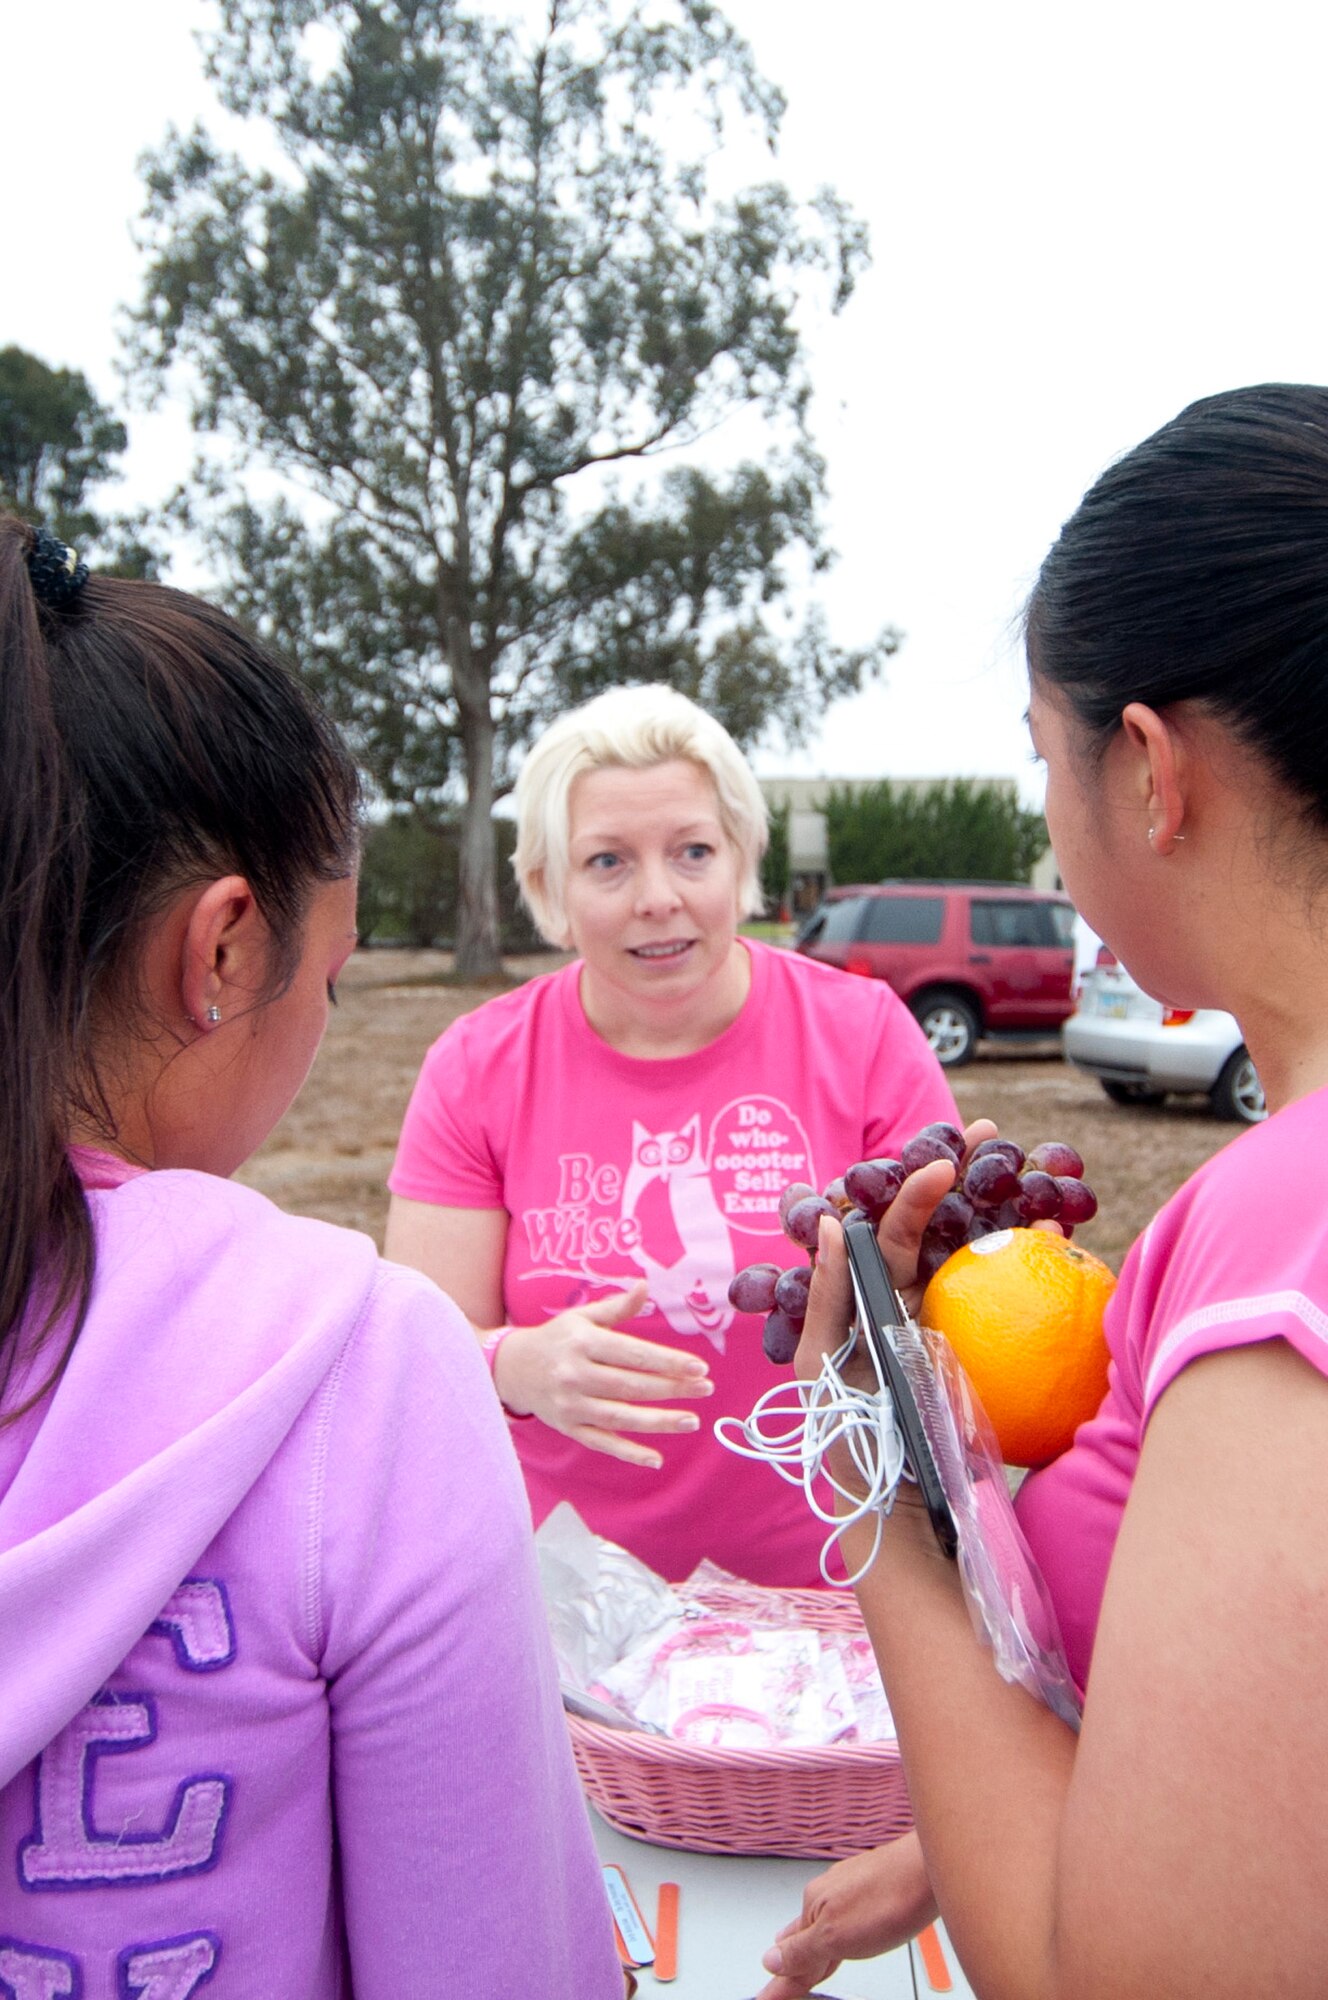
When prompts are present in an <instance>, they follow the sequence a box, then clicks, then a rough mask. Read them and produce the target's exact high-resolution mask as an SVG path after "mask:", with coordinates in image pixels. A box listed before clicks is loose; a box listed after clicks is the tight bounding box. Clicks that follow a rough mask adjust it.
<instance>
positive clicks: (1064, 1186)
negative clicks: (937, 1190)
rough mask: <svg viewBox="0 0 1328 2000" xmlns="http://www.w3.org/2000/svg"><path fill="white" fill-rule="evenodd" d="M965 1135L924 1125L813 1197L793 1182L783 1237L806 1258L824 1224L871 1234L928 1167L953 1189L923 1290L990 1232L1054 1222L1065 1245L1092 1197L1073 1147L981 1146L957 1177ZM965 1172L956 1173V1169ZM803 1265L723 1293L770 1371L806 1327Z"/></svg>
mask: <svg viewBox="0 0 1328 2000" xmlns="http://www.w3.org/2000/svg"><path fill="white" fill-rule="evenodd" d="M963 1156H964V1135H963V1133H962V1132H961V1131H960V1130H959V1128H958V1127H957V1126H955V1125H949V1124H946V1123H945V1122H944V1121H942V1122H939V1123H937V1124H934V1125H924V1126H923V1128H922V1130H921V1131H920V1132H919V1133H918V1134H917V1135H916V1137H914V1138H912V1139H910V1140H909V1142H908V1144H907V1145H906V1146H905V1147H904V1149H903V1151H902V1152H901V1153H900V1155H899V1158H898V1159H897V1160H859V1161H858V1163H857V1165H856V1166H852V1167H849V1169H848V1170H847V1172H846V1173H844V1174H843V1175H842V1176H841V1177H840V1178H839V1179H837V1180H833V1181H831V1183H830V1185H829V1187H827V1188H826V1190H825V1192H824V1193H823V1194H817V1192H816V1189H815V1188H814V1187H811V1186H809V1184H808V1183H807V1182H806V1181H794V1182H792V1184H791V1185H790V1186H788V1187H786V1188H785V1190H784V1192H783V1194H782V1195H781V1196H780V1198H779V1220H780V1223H781V1225H782V1227H783V1230H784V1234H785V1235H786V1236H787V1237H789V1239H790V1240H791V1241H792V1242H794V1243H796V1244H798V1245H799V1247H800V1248H801V1249H803V1250H806V1251H807V1252H808V1253H809V1254H810V1255H811V1256H812V1257H813V1258H814V1256H815V1252H816V1240H817V1235H818V1233H819V1231H820V1227H821V1217H822V1216H823V1215H833V1216H837V1217H838V1218H839V1219H840V1220H841V1221H843V1220H845V1219H846V1218H847V1217H849V1216H851V1215H862V1216H865V1217H866V1218H867V1219H868V1221H870V1222H871V1223H872V1225H873V1227H874V1226H875V1225H876V1224H877V1223H878V1222H879V1221H880V1219H881V1217H882V1216H883V1215H884V1214H885V1211H886V1210H887V1208H889V1206H890V1204H891V1202H892V1201H893V1200H894V1198H895V1196H896V1195H897V1194H898V1193H899V1190H900V1188H901V1187H902V1186H903V1185H904V1182H905V1181H906V1180H907V1178H908V1176H909V1175H910V1174H912V1173H916V1171H917V1169H918V1168H919V1167H925V1166H927V1165H929V1164H930V1162H931V1161H932V1160H948V1161H949V1162H950V1164H951V1166H952V1167H953V1168H954V1170H955V1184H954V1186H953V1187H952V1188H951V1190H950V1192H949V1193H948V1194H947V1195H943V1196H942V1198H941V1200H940V1201H939V1202H938V1203H937V1205H936V1209H935V1211H934V1213H933V1215H932V1218H931V1221H930V1222H929V1223H928V1225H927V1228H926V1232H925V1234H924V1235H923V1238H922V1245H921V1248H920V1250H919V1252H918V1279H919V1282H920V1283H922V1284H924V1285H925V1284H927V1283H929V1282H930V1280H931V1279H932V1278H933V1277H934V1276H935V1274H936V1272H937V1271H939V1270H940V1268H941V1265H942V1264H943V1263H944V1262H945V1260H946V1258H947V1257H950V1256H953V1254H954V1252H955V1251H956V1250H958V1249H960V1248H962V1246H963V1245H964V1244H965V1243H972V1242H974V1241H975V1240H976V1238H978V1237H979V1236H990V1235H991V1234H992V1233H993V1232H994V1231H995V1230H997V1229H1027V1228H1028V1227H1029V1226H1030V1224H1032V1223H1034V1222H1044V1221H1054V1222H1057V1223H1059V1224H1060V1227H1061V1229H1062V1231H1063V1232H1064V1234H1065V1235H1066V1236H1069V1235H1071V1234H1072V1233H1073V1231H1074V1226H1075V1224H1076V1223H1079V1222H1088V1221H1090V1220H1091V1219H1092V1217H1093V1216H1095V1215H1096V1214H1097V1196H1096V1195H1095V1194H1094V1193H1093V1190H1092V1189H1091V1188H1090V1187H1089V1186H1088V1184H1087V1183H1086V1182H1085V1180H1084V1178H1083V1172H1084V1163H1083V1161H1082V1159H1081V1158H1080V1157H1079V1154H1078V1153H1077V1152H1076V1151H1075V1149H1074V1147H1073V1146H1067V1145H1065V1144H1064V1143H1063V1142H1062V1141H1061V1140H1059V1139H1048V1140H1045V1141H1044V1142H1043V1144H1042V1145H1040V1146H1034V1147H1033V1149H1032V1151H1031V1152H1028V1153H1025V1151H1024V1149H1023V1147H1022V1146H1017V1145H1016V1144H1015V1142H1014V1140H1013V1139H983V1140H982V1141H981V1142H980V1144H978V1145H977V1146H975V1147H974V1148H973V1153H972V1157H971V1158H970V1160H969V1162H968V1165H967V1167H963ZM961 1167H963V1171H962V1172H961V1171H960V1169H961ZM811 1281H812V1273H811V1266H810V1264H804V1265H798V1266H796V1267H795V1268H794V1269H793V1270H789V1271H785V1270H781V1269H780V1267H779V1265H778V1264H749V1265H748V1266H747V1269H746V1270H745V1271H739V1272H738V1274H737V1276H736V1277H735V1278H734V1280H733V1282H732V1284H731V1285H730V1286H729V1304H730V1305H731V1306H733V1307H734V1308H735V1310H736V1311H738V1312H749V1313H764V1314H765V1315H766V1322H765V1335H764V1341H763V1344H764V1347H765V1351H766V1354H767V1356H768V1358H769V1359H770V1360H771V1361H774V1362H777V1363H781V1364H782V1363H784V1362H788V1361H791V1360H792V1359H793V1356H794V1353H795V1352H796V1350H797V1345H798V1341H799V1338H800V1337H801V1334H802V1322H803V1320H804V1319H805V1318H806V1317H807V1294H808V1291H809V1290H810V1287H811Z"/></svg>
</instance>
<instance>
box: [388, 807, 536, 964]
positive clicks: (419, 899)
mask: <svg viewBox="0 0 1328 2000" xmlns="http://www.w3.org/2000/svg"><path fill="white" fill-rule="evenodd" d="M494 835H495V847H496V851H497V855H498V863H499V877H498V908H499V939H500V943H501V948H502V950H503V951H505V952H532V951H542V950H543V949H544V948H545V945H544V940H543V938H542V937H541V936H540V935H539V932H538V931H537V930H536V929H535V926H534V924H533V923H532V922H531V920H530V917H529V915H528V913H527V911H526V908H525V905H524V904H523V903H522V901H521V899H520V897H519V895H518V894H517V888H516V878H515V876H514V875H513V873H512V868H511V858H512V849H513V847H514V846H515V844H516V828H515V826H514V824H513V823H512V821H511V820H496V821H495V822H494ZM459 855H460V827H459V824H458V820H457V817H456V816H455V815H453V816H452V817H451V818H449V819H438V818H436V817H434V816H432V815H430V814H428V813H425V812H419V811H412V810H409V809H407V810H404V811H401V812H396V813H392V814H390V815H389V816H388V817H387V818H386V819H382V820H379V821H377V822H375V823H373V824H372V825H370V826H368V827H367V828H366V829H365V837H364V853H363V859H362V861H361V866H360V897H359V909H358V918H357V921H358V925H359V933H360V941H361V943H362V944H369V943H374V944H404V945H412V946H414V947H415V948H416V949H418V950H421V951H425V950H428V949H429V948H430V947H431V946H434V945H445V946H452V945H455V942H456V933H457V916H458V886H459V872H460V871H459Z"/></svg>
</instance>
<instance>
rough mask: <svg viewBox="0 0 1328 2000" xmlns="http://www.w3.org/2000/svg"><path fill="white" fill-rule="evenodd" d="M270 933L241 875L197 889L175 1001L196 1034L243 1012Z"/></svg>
mask: <svg viewBox="0 0 1328 2000" xmlns="http://www.w3.org/2000/svg"><path fill="white" fill-rule="evenodd" d="M268 944H269V932H268V927H267V924H266V922H265V920H264V918H263V915H262V913H261V911H260V910H259V907H258V903H257V900H256V899H255V896H254V892H253V890H252V889H251V888H250V887H249V884H248V883H247V882H246V881H245V879H244V877H243V875H223V876H221V877H220V878H219V879H218V880H217V881H215V882H209V883H208V884H207V885H206V887H204V888H202V889H199V890H198V891H197V892H196V894H195V895H194V897H193V900H192V902H191V903H190V904H189V905H188V908H187V910H186V913H185V923H184V930H183V934H182V937H181V945H180V1000H181V1005H182V1007H183V1010H184V1013H185V1015H186V1017H187V1018H188V1019H189V1020H190V1021H192V1022H193V1024H194V1026H195V1027H196V1028H197V1029H198V1031H199V1033H200V1034H208V1033H210V1032H211V1031H212V1030H213V1029H214V1028H219V1027H220V1026H221V1025H222V1023H223V1022H224V1021H226V1020H227V1019H228V1018H230V1019H234V1017H235V1016H236V1015H237V1014H239V1013H242V1012H244V1011H246V1010H247V1007H248V1005H249V1004H250V1003H251V1002H252V1001H253V999H254V998H255V997H256V995H257V994H259V993H261V991H262V989H263V981H264V979H265V977H266V974H267V970H268V966H267V950H268Z"/></svg>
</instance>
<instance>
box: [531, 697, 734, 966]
mask: <svg viewBox="0 0 1328 2000" xmlns="http://www.w3.org/2000/svg"><path fill="white" fill-rule="evenodd" d="M675 758H686V760H687V761H688V762H689V763H692V764H697V765H699V766H700V768H701V769H702V770H703V771H704V772H705V773H706V775H707V777H709V778H710V780H711V782H712V783H713V785H714V787H715V795H716V797H717V799H718V801H719V819H720V825H721V826H722V827H723V829H724V832H725V834H726V835H727V837H728V839H729V840H731V841H732V843H733V845H734V847H735V849H736V850H737V854H738V859H739V864H740V872H739V880H738V915H739V917H751V916H756V915H757V914H759V912H760V910H761V909H762V908H763V906H764V898H763V896H762V893H761V876H760V868H761V856H762V855H763V854H764V853H765V849H766V844H767V842H768V840H769V837H770V835H769V825H768V821H767V817H766V808H765V800H764V798H763V797H762V796H761V788H760V786H759V785H758V784H757V782H756V779H755V778H754V777H753V776H752V773H751V769H750V766H749V765H748V763H747V760H746V758H745V757H744V756H743V754H742V752H741V750H739V748H738V746H737V744H736V743H735V742H734V740H733V738H732V737H731V736H730V735H729V733H728V731H727V729H725V728H724V727H723V725H722V724H721V723H718V722H716V721H715V718H714V717H713V715H707V714H706V712H705V710H704V709H703V708H698V707H697V705H696V703H695V702H694V701H689V700H688V699H687V696H686V695H685V694H679V693H678V691H677V689H676V688H671V687H667V686H665V685H664V684H662V683H660V682H651V683H649V684H647V685H646V686H644V687H620V688H610V689H609V690H608V692H607V693H606V694H600V695H596V696H595V698H594V700H593V701H587V702H583V703H582V704H581V706H580V708H573V709H569V710H568V712H567V714H566V715H560V716H559V718H558V720H557V721H556V722H554V723H552V724H550V726H549V728H548V729H546V730H545V732H544V734H543V735H542V736H541V737H540V738H539V740H538V742H537V743H536V744H535V746H534V748H533V749H532V750H531V751H530V753H529V754H528V756H527V757H526V760H525V762H524V763H523V764H522V766H521V770H520V773H519V775H518V777H517V781H516V791H515V794H514V796H515V800H516V824H517V835H516V851H515V852H514V854H513V856H512V866H513V868H514V869H515V871H516V879H517V886H518V887H519V889H520V891H521V895H522V899H523V900H524V902H525V905H526V908H527V909H528V910H529V911H530V914H531V916H532V917H533V918H534V919H535V922H536V924H537V925H538V926H539V929H540V932H541V934H542V935H543V936H544V937H546V938H547V939H548V941H549V943H550V944H555V945H560V946H563V947H566V946H567V945H568V944H569V943H570V942H571V933H570V931H569V929H568V923H567V911H566V908H565V906H564V902H563V888H564V885H565V883H566V881H567V869H568V861H569V847H570V842H571V795H572V785H573V783H574V782H575V780H576V779H577V778H579V777H580V775H581V773H582V772H583V771H598V770H601V769H603V767H604V766H605V765H615V764H616V765H621V766H623V767H625V768H626V769H628V770H635V771H648V770H650V769H652V768H653V766H654V765H656V764H669V763H672V762H673V760H674V759H675Z"/></svg>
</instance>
